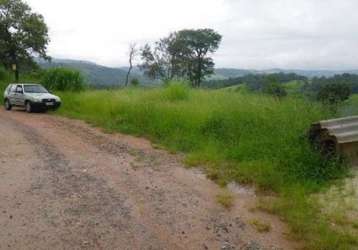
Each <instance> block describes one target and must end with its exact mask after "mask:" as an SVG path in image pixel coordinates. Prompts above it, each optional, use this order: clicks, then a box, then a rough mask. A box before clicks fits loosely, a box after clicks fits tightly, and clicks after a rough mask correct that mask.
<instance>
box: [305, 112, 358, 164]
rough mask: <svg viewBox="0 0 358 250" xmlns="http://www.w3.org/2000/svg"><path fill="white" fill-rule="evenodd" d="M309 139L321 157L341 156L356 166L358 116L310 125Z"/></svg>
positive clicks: (357, 159)
mask: <svg viewBox="0 0 358 250" xmlns="http://www.w3.org/2000/svg"><path fill="white" fill-rule="evenodd" d="M309 137H310V141H311V143H312V144H314V145H315V146H316V147H318V148H319V150H320V151H321V152H322V154H323V155H328V156H329V155H342V156H344V157H346V158H347V159H348V160H349V161H351V163H352V165H358V116H350V117H345V118H340V119H334V120H327V121H321V122H318V123H315V124H312V126H311V130H310V133H309Z"/></svg>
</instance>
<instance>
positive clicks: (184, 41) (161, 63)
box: [141, 29, 221, 87]
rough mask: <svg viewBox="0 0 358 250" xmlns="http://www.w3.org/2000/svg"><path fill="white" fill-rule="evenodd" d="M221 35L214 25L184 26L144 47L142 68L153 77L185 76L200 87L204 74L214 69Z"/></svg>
mask: <svg viewBox="0 0 358 250" xmlns="http://www.w3.org/2000/svg"><path fill="white" fill-rule="evenodd" d="M220 42H221V35H220V34H218V33H216V32H215V31H214V30H212V29H198V30H181V31H179V32H174V33H171V34H170V35H169V36H168V37H166V38H163V39H161V40H160V41H158V42H156V43H155V46H154V49H152V48H151V46H149V45H146V46H144V48H143V49H142V50H141V56H142V60H143V63H142V65H141V68H142V69H144V70H145V72H146V73H147V75H149V76H151V77H153V78H161V79H163V80H170V79H173V78H185V79H188V80H190V81H191V82H192V85H193V86H194V87H200V84H201V82H202V80H203V79H204V77H205V76H207V75H210V74H212V73H213V72H214V61H213V59H212V58H211V57H210V54H212V53H214V52H215V51H216V50H217V49H218V47H219V44H220Z"/></svg>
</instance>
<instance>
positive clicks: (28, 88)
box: [24, 85, 48, 93]
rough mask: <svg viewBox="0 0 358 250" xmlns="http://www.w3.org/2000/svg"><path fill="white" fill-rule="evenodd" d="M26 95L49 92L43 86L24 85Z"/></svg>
mask: <svg viewBox="0 0 358 250" xmlns="http://www.w3.org/2000/svg"><path fill="white" fill-rule="evenodd" d="M24 90H25V92H26V93H48V91H47V90H46V89H45V88H44V87H42V86H41V85H24Z"/></svg>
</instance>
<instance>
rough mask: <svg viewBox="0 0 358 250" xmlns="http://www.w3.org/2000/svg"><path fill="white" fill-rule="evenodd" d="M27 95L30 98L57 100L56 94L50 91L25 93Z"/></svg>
mask: <svg viewBox="0 0 358 250" xmlns="http://www.w3.org/2000/svg"><path fill="white" fill-rule="evenodd" d="M26 95H27V96H29V97H32V98H37V99H39V98H41V99H56V100H59V99H60V98H59V97H58V96H55V95H52V94H50V93H26Z"/></svg>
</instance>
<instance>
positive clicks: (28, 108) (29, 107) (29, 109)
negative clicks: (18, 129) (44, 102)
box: [25, 102, 32, 113]
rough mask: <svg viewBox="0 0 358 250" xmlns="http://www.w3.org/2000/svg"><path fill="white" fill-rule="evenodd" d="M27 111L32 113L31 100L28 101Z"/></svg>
mask: <svg viewBox="0 0 358 250" xmlns="http://www.w3.org/2000/svg"><path fill="white" fill-rule="evenodd" d="M25 107H26V112H27V113H31V112H32V106H31V103H30V102H26V105H25Z"/></svg>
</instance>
